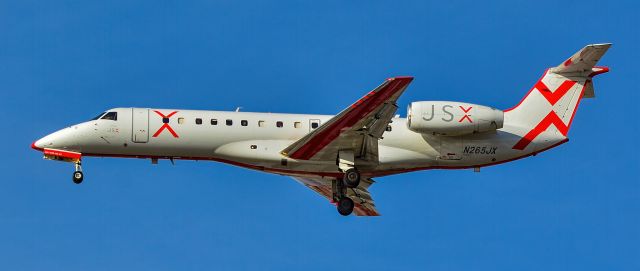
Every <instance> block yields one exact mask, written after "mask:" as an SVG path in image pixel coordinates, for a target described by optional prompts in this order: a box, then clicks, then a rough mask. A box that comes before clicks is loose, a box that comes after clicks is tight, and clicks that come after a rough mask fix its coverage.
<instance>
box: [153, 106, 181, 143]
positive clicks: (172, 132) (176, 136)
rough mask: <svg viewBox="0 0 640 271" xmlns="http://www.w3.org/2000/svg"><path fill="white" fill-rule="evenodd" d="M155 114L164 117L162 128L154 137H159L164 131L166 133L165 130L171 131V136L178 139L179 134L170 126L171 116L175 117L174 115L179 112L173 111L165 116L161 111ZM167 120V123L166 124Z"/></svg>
mask: <svg viewBox="0 0 640 271" xmlns="http://www.w3.org/2000/svg"><path fill="white" fill-rule="evenodd" d="M153 112H156V114H158V115H160V117H162V122H163V124H162V126H161V127H160V129H158V131H156V133H155V134H153V137H158V136H159V135H160V134H161V133H162V131H164V129H167V130H169V133H171V135H173V137H175V138H178V137H179V136H178V134H176V131H174V130H173V128H171V126H169V119H170V118H171V116H173V115H174V114H176V113H178V111H173V112H171V113H169V115H166V116H165V115H164V114H162V113H161V112H160V111H157V110H153ZM165 119H167V121H166V122H165Z"/></svg>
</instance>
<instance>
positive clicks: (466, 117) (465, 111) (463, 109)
mask: <svg viewBox="0 0 640 271" xmlns="http://www.w3.org/2000/svg"><path fill="white" fill-rule="evenodd" d="M458 107H460V109H461V110H462V112H464V113H465V115H464V116H463V117H462V118H460V120H459V121H458V122H462V121H463V120H465V119H467V120H469V123H473V121H472V120H471V118H470V117H469V115H467V113H469V111H471V108H473V106H469V108H464V107H462V106H461V105H459V106H458Z"/></svg>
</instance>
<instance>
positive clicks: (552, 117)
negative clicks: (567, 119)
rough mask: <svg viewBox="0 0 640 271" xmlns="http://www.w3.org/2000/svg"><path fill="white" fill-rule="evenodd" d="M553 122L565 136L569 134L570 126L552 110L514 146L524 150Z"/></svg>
mask: <svg viewBox="0 0 640 271" xmlns="http://www.w3.org/2000/svg"><path fill="white" fill-rule="evenodd" d="M552 124H553V125H554V126H556V128H558V131H560V133H561V134H562V135H563V136H567V132H569V127H568V126H567V125H566V124H564V122H562V119H560V117H558V115H557V114H556V112H555V111H551V112H549V114H548V115H547V116H546V117H544V119H542V121H540V123H538V125H536V127H534V128H533V129H532V130H531V131H529V133H527V134H526V135H525V136H524V137H523V138H521V139H520V141H518V143H516V144H515V145H514V146H513V149H516V150H524V148H526V147H527V146H528V145H529V143H531V142H532V141H533V140H534V139H535V138H536V137H538V135H540V134H541V133H542V132H544V131H546V130H547V128H549V126H551V125H552Z"/></svg>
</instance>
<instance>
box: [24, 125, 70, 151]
mask: <svg viewBox="0 0 640 271" xmlns="http://www.w3.org/2000/svg"><path fill="white" fill-rule="evenodd" d="M77 145H78V144H77V142H76V140H75V136H74V134H73V132H72V131H71V129H69V128H65V129H62V130H60V131H57V132H55V133H52V134H49V135H47V136H45V137H43V138H41V139H38V140H36V141H35V142H33V143H32V144H31V148H33V149H35V150H39V151H42V150H43V149H45V148H48V149H64V150H66V149H73V148H75V147H77Z"/></svg>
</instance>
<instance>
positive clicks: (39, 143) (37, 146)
mask: <svg viewBox="0 0 640 271" xmlns="http://www.w3.org/2000/svg"><path fill="white" fill-rule="evenodd" d="M42 146H43V144H42V139H38V140H36V141H33V143H31V148H32V149H34V150H36V151H42V150H43V149H44V147H42Z"/></svg>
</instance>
